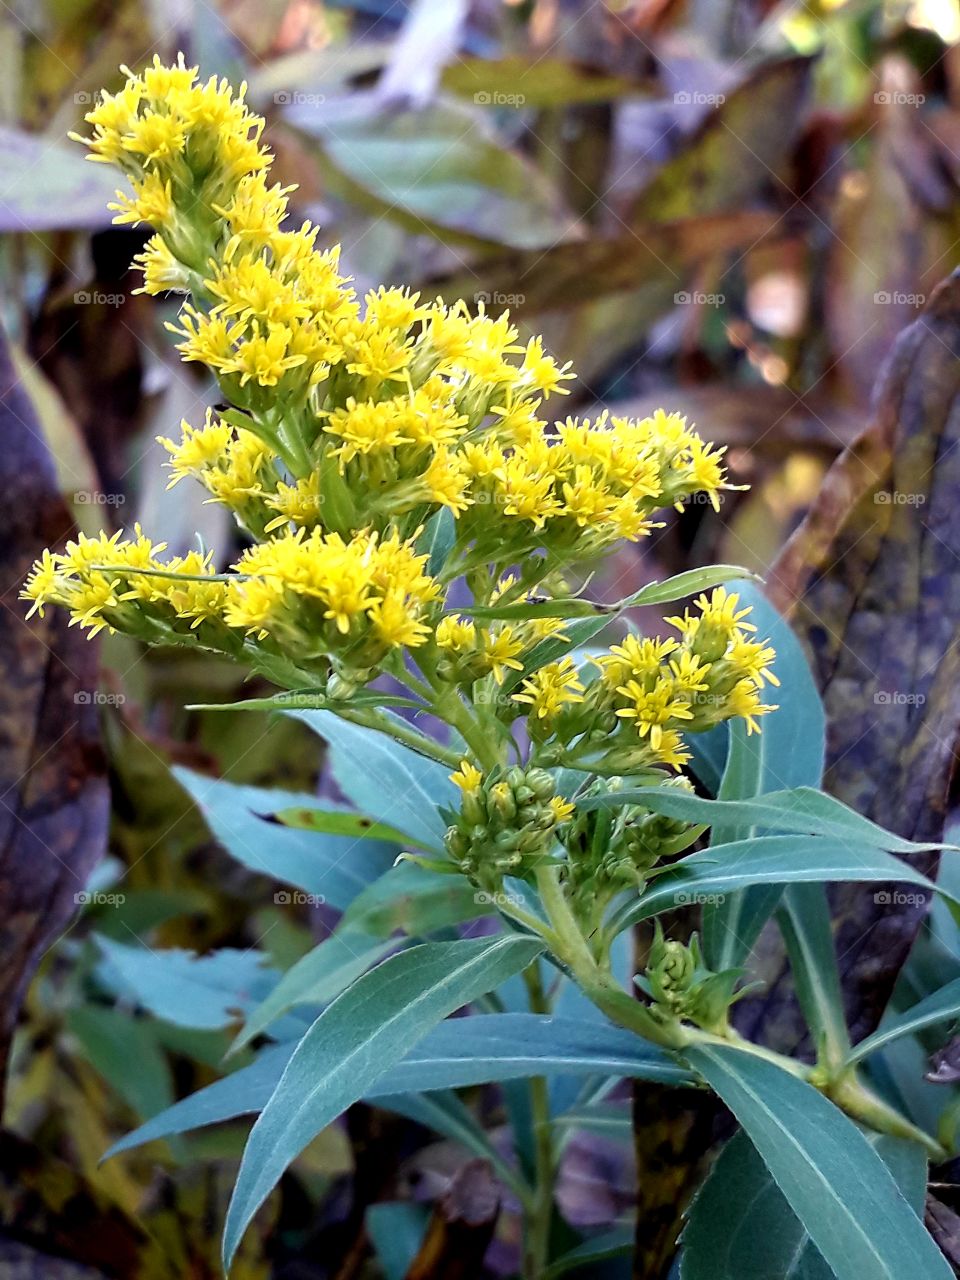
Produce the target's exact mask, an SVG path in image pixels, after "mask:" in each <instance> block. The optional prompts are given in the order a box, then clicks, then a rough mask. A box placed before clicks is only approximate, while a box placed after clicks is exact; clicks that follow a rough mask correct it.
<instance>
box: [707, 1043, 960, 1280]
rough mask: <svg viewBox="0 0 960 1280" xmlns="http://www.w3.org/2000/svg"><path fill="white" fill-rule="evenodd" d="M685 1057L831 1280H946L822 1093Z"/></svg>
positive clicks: (888, 1179) (774, 1075)
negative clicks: (744, 1138) (750, 1148)
mask: <svg viewBox="0 0 960 1280" xmlns="http://www.w3.org/2000/svg"><path fill="white" fill-rule="evenodd" d="M685 1056H686V1057H687V1059H688V1060H689V1062H690V1064H691V1066H693V1067H694V1068H695V1069H696V1070H697V1071H699V1072H700V1074H701V1075H702V1076H703V1078H704V1079H705V1080H706V1081H707V1083H708V1084H709V1085H710V1086H711V1088H713V1089H714V1090H715V1091H716V1092H717V1093H718V1094H719V1095H720V1097H721V1098H722V1099H723V1101H724V1102H725V1103H726V1104H727V1106H728V1107H729V1108H730V1110H731V1111H732V1112H733V1114H734V1115H735V1116H736V1117H737V1119H738V1120H739V1121H740V1123H741V1125H742V1126H743V1128H744V1129H745V1130H746V1132H747V1134H748V1135H749V1137H750V1140H751V1142H752V1143H753V1145H754V1146H755V1147H756V1149H757V1151H758V1152H759V1153H760V1155H761V1157H762V1158H763V1161H764V1163H765V1164H766V1166H767V1168H768V1169H769V1170H770V1172H771V1174H772V1175H773V1177H774V1179H775V1181H776V1183H777V1185H778V1187H779V1188H780V1190H781V1192H782V1193H783V1195H784V1197H785V1198H786V1200H787V1202H788V1204H789V1205H790V1208H791V1209H792V1210H793V1212H794V1213H795V1214H796V1216H797V1218H798V1219H799V1220H800V1222H801V1223H802V1224H803V1226H804V1228H805V1229H806V1231H807V1234H808V1235H809V1236H810V1238H811V1240H812V1241H813V1243H814V1244H815V1245H816V1247H817V1248H818V1249H819V1250H820V1252H821V1253H822V1254H823V1256H824V1258H825V1259H826V1261H827V1263H828V1264H829V1266H830V1267H831V1268H832V1269H833V1271H834V1273H835V1274H836V1276H837V1280H904V1277H905V1276H910V1277H911V1280H948V1278H949V1277H950V1276H952V1274H953V1273H952V1271H951V1269H950V1267H949V1266H948V1265H947V1262H946V1259H945V1258H944V1257H943V1255H942V1254H941V1253H940V1251H939V1249H938V1248H937V1247H936V1245H935V1244H934V1243H933V1240H932V1239H931V1238H930V1236H929V1235H928V1234H927V1232H926V1230H925V1229H924V1226H923V1223H922V1222H921V1221H920V1219H919V1218H918V1217H917V1215H916V1213H914V1211H913V1209H911V1207H910V1205H909V1204H908V1203H907V1201H906V1200H905V1199H904V1197H903V1194H902V1193H901V1191H900V1190H899V1188H898V1187H897V1184H896V1182H895V1181H894V1180H893V1177H892V1176H891V1174H890V1171H889V1170H888V1169H887V1167H886V1165H885V1164H884V1163H883V1161H882V1160H881V1159H880V1157H879V1156H878V1155H877V1153H876V1151H875V1150H874V1149H873V1148H872V1147H871V1145H870V1143H869V1142H868V1141H867V1139H866V1138H865V1137H864V1136H863V1134H862V1133H861V1132H860V1130H859V1129H858V1128H857V1126H856V1125H855V1124H854V1123H853V1122H852V1121H851V1120H849V1119H848V1118H847V1117H846V1116H845V1115H844V1114H843V1112H842V1111H840V1110H839V1109H838V1108H837V1107H835V1106H834V1105H833V1103H831V1102H828V1101H827V1099H826V1098H824V1097H823V1095H822V1094H821V1093H819V1092H818V1091H817V1090H816V1089H814V1088H813V1087H812V1086H811V1085H809V1084H807V1083H806V1081H804V1080H800V1079H798V1078H797V1077H796V1076H794V1075H791V1074H790V1073H789V1072H787V1071H784V1070H783V1069H782V1068H780V1067H778V1066H777V1065H776V1064H774V1063H772V1062H769V1061H767V1060H765V1059H762V1058H760V1057H758V1056H757V1055H756V1054H754V1053H750V1052H746V1051H744V1050H742V1049H736V1048H733V1047H732V1046H730V1047H728V1046H726V1045H710V1046H699V1047H696V1048H693V1049H690V1050H689V1051H687V1053H686V1054H685Z"/></svg>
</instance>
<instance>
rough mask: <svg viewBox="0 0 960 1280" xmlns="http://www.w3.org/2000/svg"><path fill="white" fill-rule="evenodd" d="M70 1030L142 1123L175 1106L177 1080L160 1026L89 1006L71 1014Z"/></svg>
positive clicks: (104, 1006)
mask: <svg viewBox="0 0 960 1280" xmlns="http://www.w3.org/2000/svg"><path fill="white" fill-rule="evenodd" d="M67 1026H68V1028H69V1030H70V1032H71V1034H72V1035H75V1036H76V1037H77V1039H78V1040H79V1041H80V1044H81V1046H82V1048H83V1052H84V1053H85V1054H86V1056H87V1057H88V1058H89V1059H90V1061H91V1062H92V1063H93V1065H94V1067H96V1069H97V1071H99V1073H100V1074H101V1075H102V1076H103V1077H104V1079H105V1080H107V1082H108V1083H109V1084H110V1086H111V1088H113V1089H115V1090H116V1091H117V1093H118V1094H119V1095H120V1097H121V1098H123V1100H124V1102H126V1103H127V1104H128V1105H129V1106H130V1107H132V1108H133V1110H134V1111H135V1112H136V1114H137V1115H138V1116H139V1117H140V1118H142V1119H145V1118H146V1117H148V1116H152V1115H156V1113H157V1112H158V1111H162V1110H163V1109H164V1108H165V1107H169V1106H170V1104H171V1102H172V1101H173V1097H174V1093H173V1076H172V1075H171V1072H170V1063H169V1061H168V1059H167V1055H166V1054H165V1053H164V1052H163V1050H162V1049H161V1048H160V1046H159V1044H158V1043H157V1037H156V1034H155V1032H154V1028H155V1027H156V1026H157V1023H155V1022H149V1021H148V1020H147V1019H145V1018H134V1017H131V1016H130V1014H128V1013H121V1012H120V1010H119V1009H110V1008H108V1007H107V1006H106V1005H94V1004H86V1005H81V1006H80V1007H79V1008H77V1009H71V1010H70V1012H69V1013H68V1014H67Z"/></svg>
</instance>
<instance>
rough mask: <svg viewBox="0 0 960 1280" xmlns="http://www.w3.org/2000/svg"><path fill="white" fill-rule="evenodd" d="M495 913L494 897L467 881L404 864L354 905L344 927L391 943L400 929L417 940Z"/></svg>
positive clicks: (390, 871) (349, 909)
mask: <svg viewBox="0 0 960 1280" xmlns="http://www.w3.org/2000/svg"><path fill="white" fill-rule="evenodd" d="M495 910H496V908H495V907H494V906H493V904H492V899H491V896H490V894H483V893H479V892H478V891H477V889H475V888H474V886H473V885H472V884H470V882H469V881H468V880H466V879H465V878H464V877H463V876H460V875H453V876H450V875H445V874H443V873H442V872H439V871H430V870H428V869H426V868H424V867H419V866H417V865H416V864H415V863H412V862H400V863H398V864H397V866H395V867H391V868H390V870H389V871H388V872H387V873H386V875H383V876H381V877H380V879H379V880H376V881H374V883H373V884H372V885H370V887H369V888H368V889H365V890H364V892H363V893H361V894H360V895H359V897H357V898H355V899H354V900H353V902H352V903H351V904H350V906H349V907H348V909H347V912H346V914H345V915H344V918H343V922H344V924H347V925H349V926H350V927H351V928H352V929H354V930H356V931H357V932H362V933H366V934H371V935H372V936H374V937H377V938H388V937H390V935H391V934H393V933H396V932H397V930H398V929H399V930H402V932H403V933H406V934H408V935H410V936H415V935H418V934H420V935H422V934H426V933H434V932H435V931H436V930H437V929H445V928H447V927H448V926H449V925H454V924H460V923H462V922H463V921H464V920H475V919H476V918H477V917H478V916H484V915H492V914H493V913H494V912H495Z"/></svg>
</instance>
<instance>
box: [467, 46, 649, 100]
mask: <svg viewBox="0 0 960 1280" xmlns="http://www.w3.org/2000/svg"><path fill="white" fill-rule="evenodd" d="M521 81H522V82H523V105H524V106H525V107H528V108H529V107H565V106H570V105H571V104H572V103H575V102H608V101H610V100H611V99H612V98H620V97H624V96H628V95H635V94H636V93H637V86H636V84H634V83H633V81H631V80H628V79H626V78H621V77H620V76H613V75H602V74H600V73H599V72H597V71H596V70H595V69H594V68H593V67H586V66H582V65H580V64H579V63H576V62H570V61H568V60H567V59H566V58H556V57H554V58H551V57H529V58H524V57H520V56H514V57H506V58H455V59H454V60H453V61H452V62H451V63H450V64H449V65H448V66H446V67H444V70H443V77H442V84H443V87H444V88H445V89H449V90H450V91H451V92H452V93H458V94H461V95H462V96H463V97H466V98H470V99H471V100H473V101H477V97H478V91H479V98H480V105H481V106H489V107H492V108H494V109H496V107H497V104H498V102H501V103H502V102H503V101H505V100H506V101H509V100H510V95H511V94H515V93H516V92H517V86H518V85H519V84H520V82H521Z"/></svg>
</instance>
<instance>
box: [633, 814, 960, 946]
mask: <svg viewBox="0 0 960 1280" xmlns="http://www.w3.org/2000/svg"><path fill="white" fill-rule="evenodd" d="M818 880H822V881H844V880H849V881H866V882H870V881H887V882H892V883H901V884H904V883H905V884H916V885H920V886H921V887H922V888H923V889H924V890H925V891H927V892H929V893H930V894H933V893H940V894H942V896H944V897H945V898H947V899H948V901H950V902H952V903H954V904H955V905H958V906H960V899H958V898H956V897H954V895H953V894H951V893H949V892H948V891H947V890H946V889H945V888H944V887H942V886H939V885H935V884H934V883H933V882H932V881H931V880H928V879H927V877H926V876H925V875H922V874H921V873H920V872H919V871H915V870H914V868H913V867H911V866H910V865H909V864H908V863H906V862H901V861H900V860H899V858H895V857H893V856H892V855H891V854H889V853H885V852H884V851H883V850H882V849H876V848H873V847H871V846H869V845H859V844H854V843H853V842H848V843H847V844H845V845H843V846H839V845H836V844H834V842H833V841H832V840H825V839H823V838H822V837H820V836H755V837H754V838H753V839H752V840H737V841H735V842H734V843H733V844H719V845H713V846H711V847H710V848H709V849H702V850H701V851H700V852H699V853H692V854H690V855H689V857H686V858H681V859H680V861H679V862H675V863H674V864H673V866H672V867H671V868H670V870H669V871H668V872H666V873H665V874H664V875H662V876H659V877H658V878H657V879H656V880H655V881H654V882H653V885H652V886H651V888H650V889H649V890H648V891H647V892H646V893H645V894H644V896H643V897H642V898H640V899H639V900H638V901H636V902H631V903H628V904H627V905H626V906H625V907H624V908H622V909H621V910H620V911H619V912H618V913H617V914H616V916H615V917H614V921H613V922H611V927H612V928H613V927H615V928H616V929H617V930H620V929H625V928H627V927H628V926H629V925H631V924H636V922H637V921H638V920H646V919H648V918H649V917H651V916H655V915H658V914H659V913H660V912H661V911H667V910H670V909H672V908H675V907H682V906H691V905H694V904H696V903H697V902H698V901H702V900H703V898H704V897H705V896H711V897H716V896H725V895H726V894H728V893H734V892H736V891H737V890H739V889H744V888H748V887H750V886H751V885H757V884H793V883H800V884H803V883H809V882H811V881H818Z"/></svg>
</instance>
